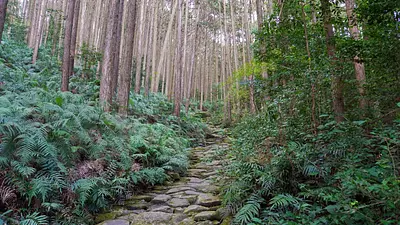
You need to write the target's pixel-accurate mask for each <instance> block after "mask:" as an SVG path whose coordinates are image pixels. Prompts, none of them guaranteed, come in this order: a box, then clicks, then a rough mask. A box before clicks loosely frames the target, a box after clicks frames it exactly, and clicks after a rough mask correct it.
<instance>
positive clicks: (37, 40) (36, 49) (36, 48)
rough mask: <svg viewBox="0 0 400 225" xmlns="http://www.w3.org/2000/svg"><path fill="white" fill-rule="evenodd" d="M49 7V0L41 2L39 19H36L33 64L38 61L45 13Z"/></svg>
mask: <svg viewBox="0 0 400 225" xmlns="http://www.w3.org/2000/svg"><path fill="white" fill-rule="evenodd" d="M46 8H47V0H44V1H43V2H42V3H40V4H39V9H38V10H39V11H38V13H39V15H38V17H37V19H38V21H36V24H37V26H36V31H35V36H36V37H35V42H34V49H33V56H32V64H35V63H36V60H37V58H38V54H39V47H40V44H41V41H42V30H43V26H44V22H45V14H46Z"/></svg>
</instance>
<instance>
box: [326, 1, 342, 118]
mask: <svg viewBox="0 0 400 225" xmlns="http://www.w3.org/2000/svg"><path fill="white" fill-rule="evenodd" d="M321 9H322V15H323V21H324V29H325V34H326V47H327V49H328V56H329V57H330V58H331V64H332V67H335V65H336V61H337V58H336V56H335V54H336V46H335V34H334V31H333V26H332V22H331V21H332V15H331V14H332V13H331V9H330V2H329V0H321ZM331 73H332V97H333V112H334V115H335V120H336V122H338V123H340V122H343V121H344V112H345V110H344V97H343V81H342V78H341V77H340V75H338V74H337V73H336V72H335V71H333V69H332V71H331Z"/></svg>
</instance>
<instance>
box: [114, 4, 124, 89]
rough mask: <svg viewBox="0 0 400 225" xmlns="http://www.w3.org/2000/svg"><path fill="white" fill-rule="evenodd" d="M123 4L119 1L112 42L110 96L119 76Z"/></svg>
mask: <svg viewBox="0 0 400 225" xmlns="http://www.w3.org/2000/svg"><path fill="white" fill-rule="evenodd" d="M124 2H125V0H120V4H119V6H118V7H119V8H118V19H117V21H116V22H115V28H114V29H115V30H116V34H115V42H114V52H113V53H114V59H113V64H114V65H113V70H114V71H113V77H112V80H111V88H112V90H111V92H112V95H114V94H115V92H116V90H117V83H118V75H119V62H120V51H121V34H122V23H123V19H124V18H123V17H124Z"/></svg>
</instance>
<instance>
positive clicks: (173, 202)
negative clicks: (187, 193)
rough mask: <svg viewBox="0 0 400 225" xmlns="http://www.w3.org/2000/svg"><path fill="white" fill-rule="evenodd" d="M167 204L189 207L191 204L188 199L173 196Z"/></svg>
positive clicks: (175, 206) (176, 206)
mask: <svg viewBox="0 0 400 225" xmlns="http://www.w3.org/2000/svg"><path fill="white" fill-rule="evenodd" d="M167 204H168V205H169V206H171V207H174V208H178V207H187V206H189V205H190V203H189V201H188V200H187V199H183V198H173V199H171V200H169V201H168V202H167Z"/></svg>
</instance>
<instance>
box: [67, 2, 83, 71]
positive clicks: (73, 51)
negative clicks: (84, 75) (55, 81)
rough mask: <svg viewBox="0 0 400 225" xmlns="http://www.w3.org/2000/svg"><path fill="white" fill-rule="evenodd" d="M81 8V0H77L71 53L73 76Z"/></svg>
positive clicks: (70, 69)
mask: <svg viewBox="0 0 400 225" xmlns="http://www.w3.org/2000/svg"><path fill="white" fill-rule="evenodd" d="M80 8H81V1H80V0H76V2H75V12H74V25H73V28H72V37H71V54H70V57H71V58H70V67H69V72H68V74H69V75H70V76H72V75H73V74H74V65H75V51H76V38H77V36H78V22H79V11H80Z"/></svg>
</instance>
